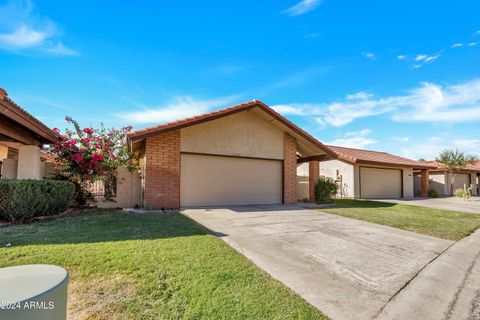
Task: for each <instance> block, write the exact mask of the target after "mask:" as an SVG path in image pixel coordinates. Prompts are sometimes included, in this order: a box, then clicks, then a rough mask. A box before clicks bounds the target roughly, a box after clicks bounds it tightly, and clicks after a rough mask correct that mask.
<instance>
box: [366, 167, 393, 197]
mask: <svg viewBox="0 0 480 320" xmlns="http://www.w3.org/2000/svg"><path fill="white" fill-rule="evenodd" d="M360 197H361V198H378V199H381V198H401V197H402V171H401V170H397V169H378V168H360Z"/></svg>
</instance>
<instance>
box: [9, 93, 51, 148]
mask: <svg viewBox="0 0 480 320" xmlns="http://www.w3.org/2000/svg"><path fill="white" fill-rule="evenodd" d="M2 101H3V103H2V104H1V105H2V106H3V107H4V108H5V110H10V113H11V112H12V111H13V112H14V114H17V115H18V116H19V117H21V118H23V119H24V120H25V121H27V122H28V123H29V125H28V126H26V127H27V128H28V129H29V130H31V131H33V132H35V133H37V134H39V135H41V136H42V137H43V138H44V139H46V140H47V141H48V142H53V141H55V140H56V137H57V134H56V133H55V132H53V131H52V130H51V129H50V128H49V127H47V126H46V125H45V124H43V123H42V122H41V121H40V120H38V119H37V118H36V117H34V116H33V115H32V114H30V113H29V112H28V111H26V110H25V109H23V108H22V107H20V106H19V105H18V104H16V103H15V102H14V101H13V100H12V99H10V98H9V97H8V95H7V92H6V91H5V90H4V89H2V88H0V102H2ZM10 113H8V112H4V115H6V116H7V117H10Z"/></svg>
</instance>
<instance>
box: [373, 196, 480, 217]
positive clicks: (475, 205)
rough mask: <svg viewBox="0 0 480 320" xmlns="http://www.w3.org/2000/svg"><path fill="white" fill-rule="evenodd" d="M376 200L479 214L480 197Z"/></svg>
mask: <svg viewBox="0 0 480 320" xmlns="http://www.w3.org/2000/svg"><path fill="white" fill-rule="evenodd" d="M377 201H385V202H394V203H401V204H409V205H414V206H421V207H428V208H434V209H444V210H451V211H459V212H468V213H476V214H480V197H479V196H475V197H471V198H470V200H467V201H465V200H463V199H462V198H457V197H449V198H435V199H433V198H413V199H384V200H377Z"/></svg>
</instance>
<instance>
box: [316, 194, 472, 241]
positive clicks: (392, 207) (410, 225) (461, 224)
mask: <svg viewBox="0 0 480 320" xmlns="http://www.w3.org/2000/svg"><path fill="white" fill-rule="evenodd" d="M335 204H336V208H330V209H321V211H323V212H327V213H332V214H336V215H340V216H344V217H349V218H354V219H358V220H364V221H368V222H373V223H378V224H382V225H386V226H390V227H394V228H399V229H404V230H408V231H413V232H417V233H422V234H426V235H429V236H434V237H438V238H442V239H448V240H460V239H462V238H464V237H466V236H468V235H469V234H471V233H472V232H473V231H475V230H476V229H478V228H479V227H480V215H475V214H468V213H461V212H454V211H447V210H439V209H432V208H425V207H419V206H411V205H402V204H395V203H387V202H380V201H363V200H347V199H339V200H335Z"/></svg>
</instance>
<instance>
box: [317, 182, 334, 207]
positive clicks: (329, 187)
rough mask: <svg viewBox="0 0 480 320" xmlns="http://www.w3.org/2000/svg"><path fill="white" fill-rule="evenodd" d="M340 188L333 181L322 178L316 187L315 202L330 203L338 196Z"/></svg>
mask: <svg viewBox="0 0 480 320" xmlns="http://www.w3.org/2000/svg"><path fill="white" fill-rule="evenodd" d="M337 191H338V186H337V184H336V183H335V181H333V180H332V179H329V178H320V179H318V181H317V184H316V185H315V201H316V202H317V203H330V202H332V197H334V196H335V195H336V194H337Z"/></svg>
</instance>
